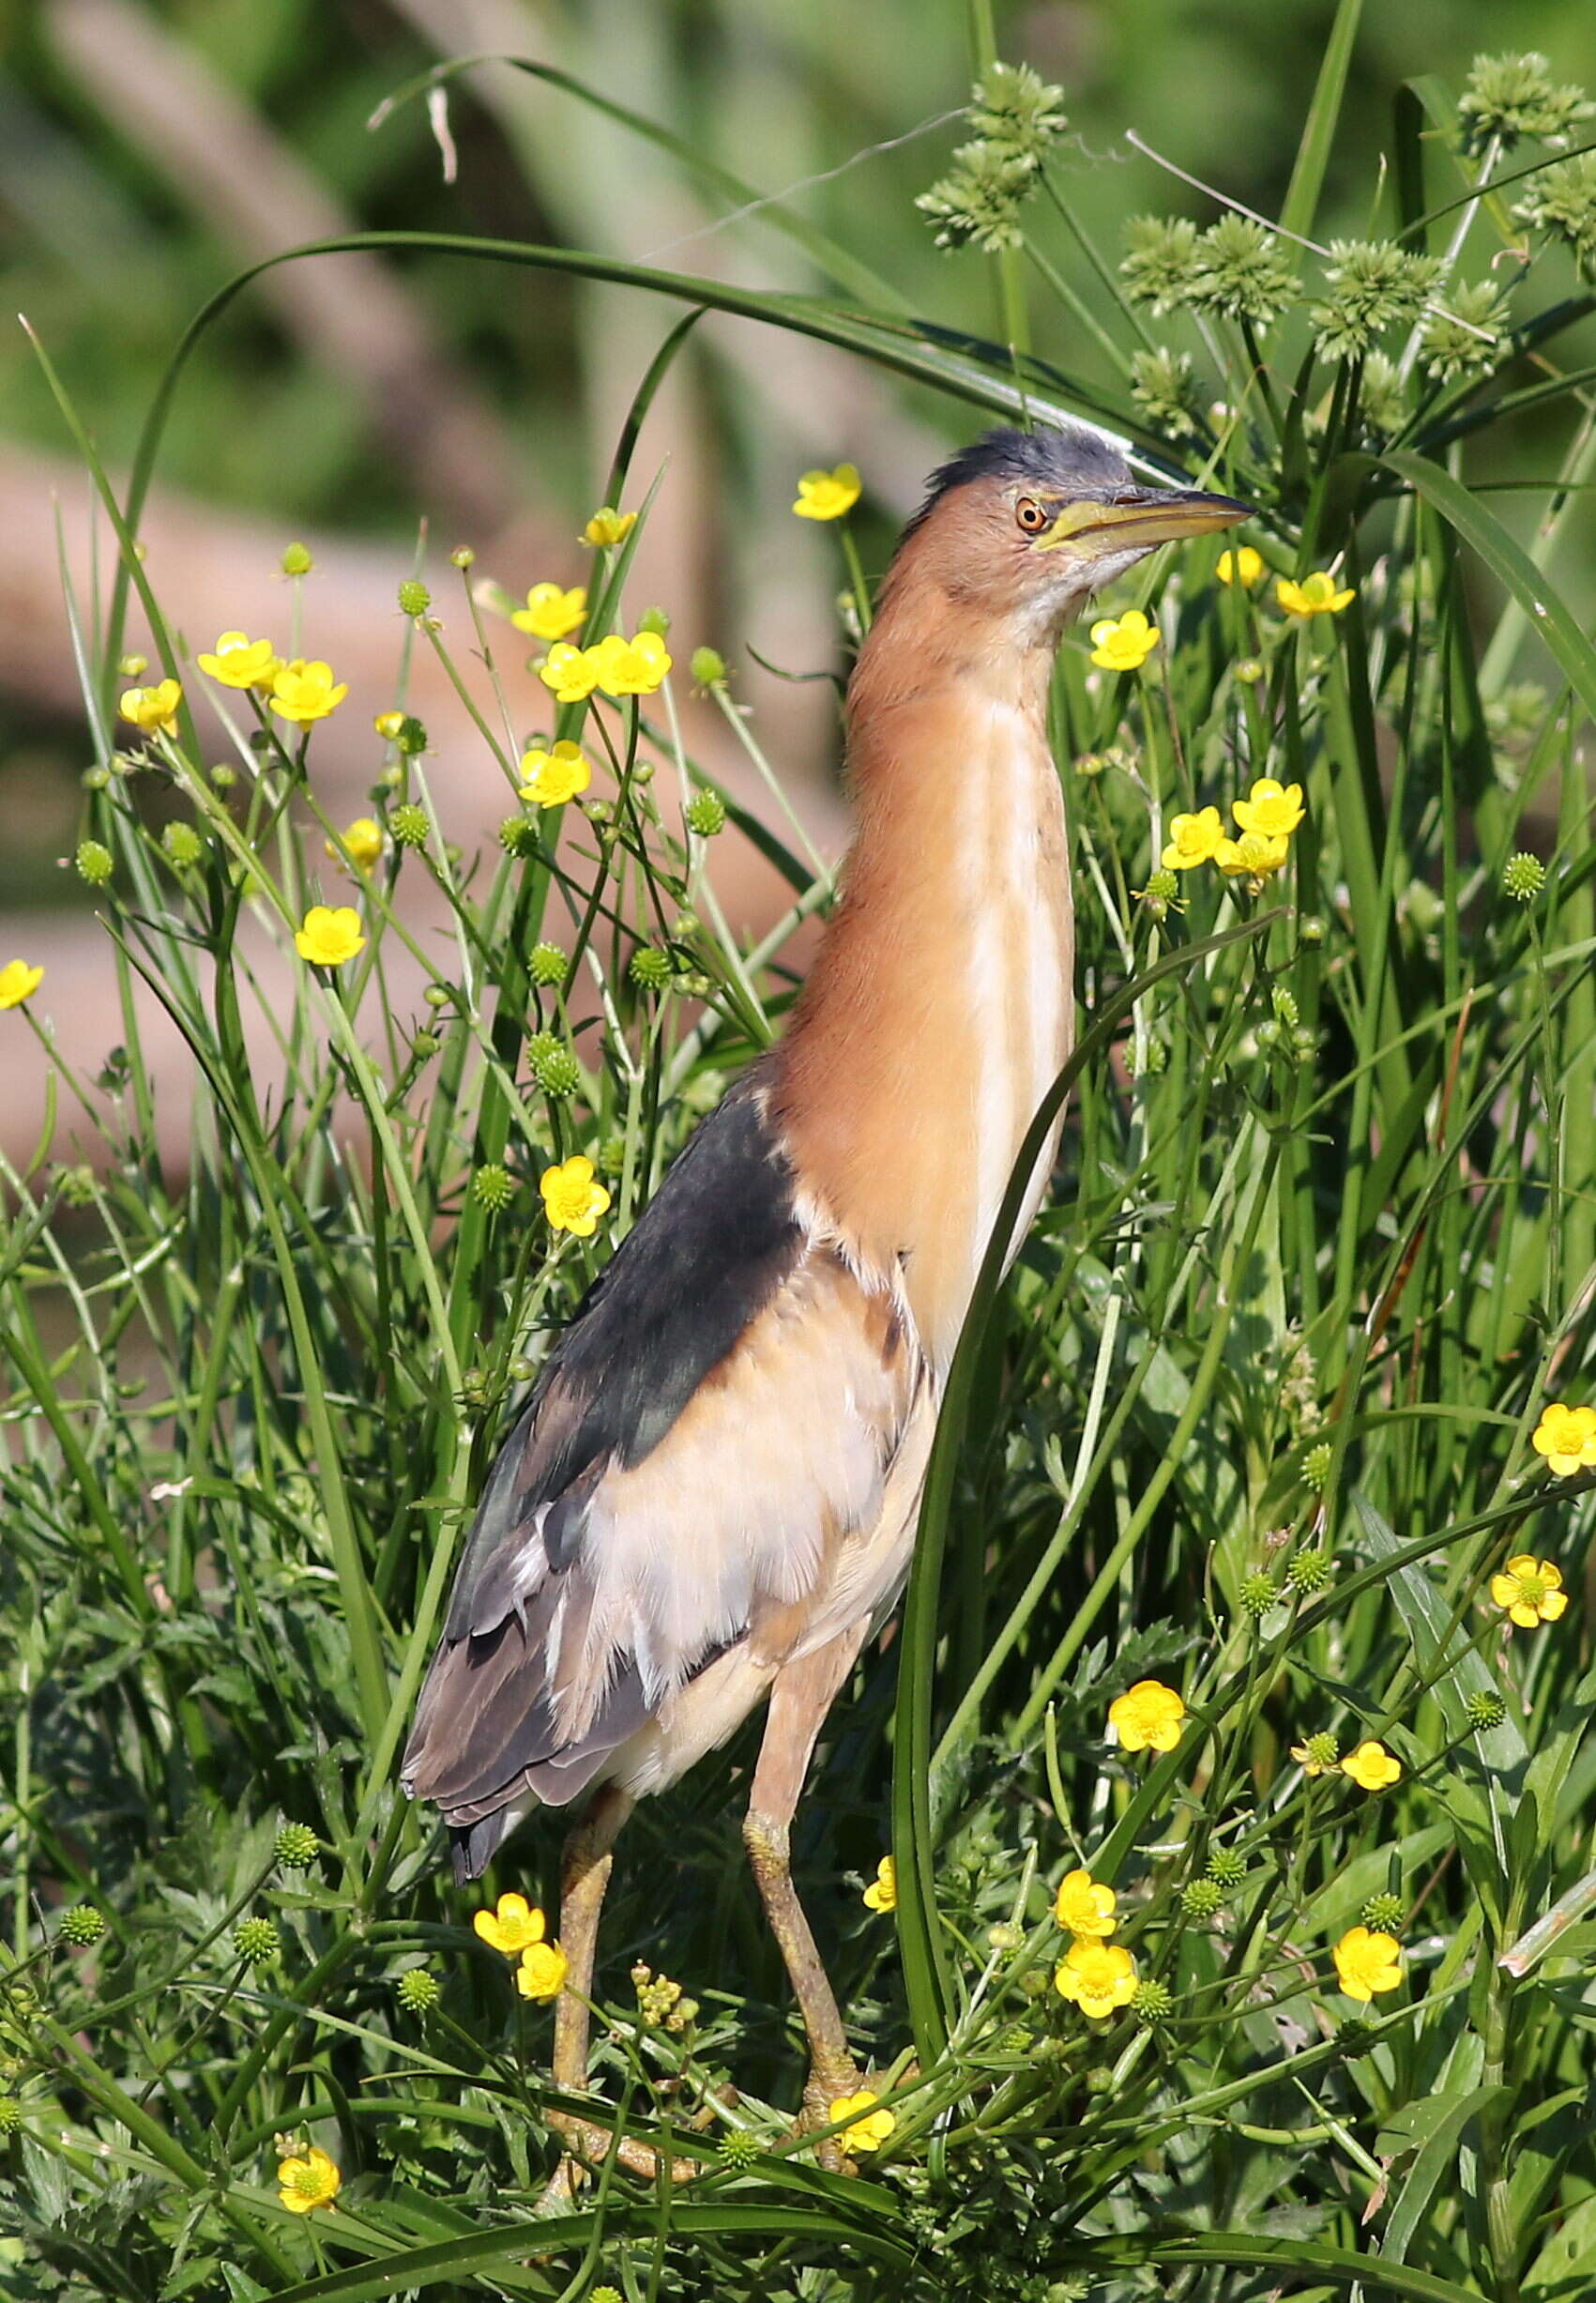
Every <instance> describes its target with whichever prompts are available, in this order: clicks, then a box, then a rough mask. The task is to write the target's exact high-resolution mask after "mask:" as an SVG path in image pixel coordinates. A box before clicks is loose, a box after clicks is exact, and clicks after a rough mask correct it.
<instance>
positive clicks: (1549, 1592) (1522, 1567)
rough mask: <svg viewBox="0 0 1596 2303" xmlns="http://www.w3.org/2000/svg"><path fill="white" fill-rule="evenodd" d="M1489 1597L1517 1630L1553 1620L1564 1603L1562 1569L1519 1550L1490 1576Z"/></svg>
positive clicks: (1564, 1593) (1565, 1595) (1555, 1619)
mask: <svg viewBox="0 0 1596 2303" xmlns="http://www.w3.org/2000/svg"><path fill="white" fill-rule="evenodd" d="M1491 1597H1492V1598H1493V1599H1494V1600H1495V1601H1496V1603H1497V1607H1498V1608H1505V1609H1507V1616H1508V1621H1509V1623H1510V1624H1517V1625H1518V1627H1519V1629H1520V1630H1521V1631H1533V1630H1534V1628H1535V1626H1536V1624H1555V1623H1556V1622H1557V1620H1558V1616H1559V1615H1561V1614H1562V1612H1563V1610H1564V1609H1566V1608H1567V1606H1568V1594H1567V1593H1566V1592H1565V1591H1564V1589H1563V1576H1562V1569H1561V1568H1560V1567H1558V1565H1557V1564H1556V1563H1554V1562H1553V1561H1551V1560H1538V1559H1537V1558H1536V1557H1535V1554H1534V1553H1533V1552H1532V1551H1521V1552H1520V1553H1519V1554H1518V1556H1517V1558H1516V1559H1511V1560H1509V1562H1508V1563H1507V1565H1506V1567H1505V1568H1504V1569H1503V1570H1502V1572H1501V1574H1500V1575H1499V1576H1493V1577H1492V1578H1491Z"/></svg>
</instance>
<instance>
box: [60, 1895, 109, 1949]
mask: <svg viewBox="0 0 1596 2303" xmlns="http://www.w3.org/2000/svg"><path fill="white" fill-rule="evenodd" d="M104 1932H105V1914H104V1913H103V1912H98V1911H96V1910H95V1907H94V1905H93V1904H92V1903H79V1904H76V1905H74V1907H73V1908H72V1910H70V1911H65V1912H63V1913H62V1914H61V1940H62V1942H63V1943H68V1944H71V1945H73V1946H74V1947H75V1948H76V1949H77V1950H79V1951H86V1950H87V1948H88V1946H89V1945H90V1944H97V1943H99V1939H100V1937H101V1936H102V1935H103V1934H104Z"/></svg>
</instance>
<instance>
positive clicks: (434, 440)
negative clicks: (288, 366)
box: [44, 0, 530, 541]
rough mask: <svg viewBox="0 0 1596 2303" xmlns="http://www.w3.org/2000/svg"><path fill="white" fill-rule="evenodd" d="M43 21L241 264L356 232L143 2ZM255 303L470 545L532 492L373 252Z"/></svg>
mask: <svg viewBox="0 0 1596 2303" xmlns="http://www.w3.org/2000/svg"><path fill="white" fill-rule="evenodd" d="M44 23H45V29H46V31H47V34H48V36H49V38H50V40H51V43H52V46H53V50H54V53H55V54H56V57H57V59H58V61H59V63H60V64H61V66H62V68H63V69H64V70H65V71H66V72H68V75H69V76H70V77H71V78H72V79H73V80H74V81H75V82H76V83H77V84H78V86H79V87H80V88H81V89H82V90H83V91H84V94H85V95H86V96H88V97H89V98H90V99H92V100H93V101H94V102H95V103H97V104H98V105H99V108H100V110H101V111H102V112H103V113H104V114H105V115H106V117H107V119H108V120H109V121H110V122H111V123H112V124H113V125H114V127H115V129H116V130H117V131H118V132H119V133H120V134H121V135H123V136H124V137H126V138H127V140H128V141H129V143H130V144H131V145H133V146H134V147H135V149H136V150H137V151H138V152H139V154H140V156H141V158H142V159H143V160H144V162H145V164H146V165H147V166H149V167H150V168H152V169H154V170H155V171H156V172H157V173H158V174H159V175H161V176H162V177H164V178H165V180H166V182H167V183H168V185H169V186H170V187H171V189H172V190H173V191H175V193H176V194H178V195H179V196H180V197H181V198H182V200H183V201H184V202H185V204H186V205H187V206H189V207H190V209H191V210H192V211H193V213H194V214H195V215H196V216H198V217H202V218H204V219H205V221H206V222H207V223H208V224H209V225H210V226H211V228H212V229H213V230H214V231H215V232H216V233H217V234H218V236H220V238H222V239H223V240H224V241H225V242H226V243H227V246H228V247H229V249H230V250H231V251H232V252H234V253H236V255H238V256H240V257H242V258H244V259H245V260H246V261H248V260H250V259H252V258H254V257H257V256H264V255H270V254H272V253H273V252H275V251H277V250H278V249H281V248H286V247H292V246H294V245H295V244H296V242H298V241H301V240H307V239H315V238H319V237H321V236H324V235H327V234H336V233H340V232H348V231H354V230H358V228H359V223H360V219H359V218H357V217H355V216H352V215H351V214H350V213H349V211H348V210H347V209H345V208H344V207H343V206H342V205H341V203H340V202H339V201H338V200H337V199H335V198H334V197H333V195H332V194H331V192H330V191H328V190H327V186H326V184H325V183H323V182H322V181H321V180H320V179H319V178H318V177H316V176H315V175H312V173H311V171H310V170H309V169H308V168H307V167H306V166H305V165H304V163H303V162H302V161H301V160H298V159H297V157H296V155H295V154H294V153H293V152H292V151H291V150H290V149H289V148H288V146H287V145H285V144H284V143H283V142H282V141H281V138H280V137H279V136H277V135H276V134H275V133H274V131H273V130H272V129H271V127H270V125H269V123H268V122H266V120H264V119H263V118H262V117H261V115H260V114H259V113H258V112H256V111H254V110H253V109H252V108H251V106H250V105H248V104H247V103H245V102H244V101H243V100H242V99H240V97H239V95H238V93H237V91H236V89H235V88H233V87H231V86H229V85H228V84H227V83H226V82H225V81H224V80H223V79H221V78H220V75H219V74H218V73H216V72H215V71H213V70H212V69H211V67H210V66H209V64H208V63H207V62H206V61H205V58H204V57H203V56H202V55H201V54H200V53H198V52H197V51H196V50H195V49H193V48H192V47H190V45H189V44H188V43H187V42H185V41H183V40H181V39H179V38H176V37H175V36H174V34H172V33H171V32H170V31H168V30H167V29H166V28H165V27H164V26H163V25H162V24H161V23H160V22H159V21H158V20H157V18H156V17H154V16H153V15H152V14H151V13H150V12H149V11H148V10H147V9H146V8H139V7H135V6H133V5H132V4H131V0H52V5H51V7H50V8H49V9H48V10H47V12H46V15H45V18H44ZM261 294H262V295H263V297H265V298H266V300H267V301H268V302H269V303H271V304H272V305H273V306H274V308H275V310H276V312H277V314H278V317H279V319H280V320H281V324H282V326H283V328H285V329H286V330H287V331H288V333H289V334H290V335H291V336H292V337H293V338H294V339H295V340H296V343H299V345H300V346H301V347H302V348H303V350H304V351H305V352H306V353H308V354H309V355H310V356H312V358H316V359H318V360H320V361H321V362H322V363H324V364H325V365H326V366H327V367H328V368H330V369H332V370H334V371H336V372H337V373H338V374H340V375H342V376H343V377H344V378H345V379H346V380H347V381H348V383H349V384H350V385H351V386H352V387H353V388H354V389H356V390H357V392H358V393H359V395H360V397H361V399H362V401H363V402H364V403H365V405H366V407H367V410H368V412H369V415H370V418H371V421H372V425H373V427H374V428H375V430H376V431H377V433H378V434H379V435H380V436H381V437H382V439H383V441H384V443H385V445H386V446H387V447H388V449H389V450H391V451H392V452H393V453H394V454H396V455H401V456H403V458H404V459H405V461H406V463H407V464H408V465H411V466H412V467H413V468H414V470H415V471H416V473H417V475H418V480H419V483H420V493H422V494H423V495H424V496H429V497H430V498H431V499H432V500H433V502H434V504H436V506H437V507H438V509H439V511H441V512H442V513H444V514H445V515H446V516H447V517H448V519H450V520H452V521H454V522H456V523H458V524H459V525H460V526H461V527H462V528H463V530H464V532H465V533H466V534H468V535H469V536H470V537H471V538H472V539H473V541H481V540H483V539H484V538H486V537H489V536H492V535H493V534H494V533H495V532H496V531H497V530H498V529H500V528H501V527H502V526H504V524H505V507H506V503H507V500H509V499H512V498H513V497H514V496H517V495H519V494H520V493H522V492H523V491H524V489H525V487H526V486H528V485H529V484H530V479H529V475H528V474H527V472H526V470H525V465H524V458H523V457H522V455H521V454H520V452H519V450H518V449H517V446H516V442H515V439H514V435H512V433H511V432H510V430H509V427H508V426H507V425H506V424H504V423H503V422H502V421H501V420H500V419H499V417H498V416H497V414H496V413H495V411H494V409H493V408H492V407H491V406H490V405H489V404H487V402H486V401H484V400H483V399H482V397H481V396H480V394H479V393H478V392H477V391H476V390H475V389H473V387H472V385H471V383H470V381H469V379H468V378H467V377H466V376H465V375H464V374H462V372H461V371H460V369H459V368H458V367H457V366H456V364H455V363H454V362H453V361H452V360H451V359H450V358H449V356H448V353H447V352H446V351H445V350H444V349H443V347H442V346H441V345H440V344H439V343H438V342H437V339H436V337H435V335H434V332H433V328H432V327H431V325H430V323H429V321H428V318H427V315H426V313H425V312H424V310H423V309H422V307H421V305H420V304H419V303H418V299H417V298H416V297H413V296H411V295H410V294H409V293H408V292H407V290H406V289H405V288H404V286H403V284H402V283H401V282H400V281H399V280H398V279H397V278H396V277H395V275H394V274H393V273H392V272H391V271H390V270H389V269H388V267H387V266H385V265H384V264H383V263H382V262H381V260H380V259H379V258H377V257H375V256H363V255H354V256H340V257H339V258H338V259H337V260H336V261H333V260H331V259H329V260H328V261H327V262H326V263H315V262H308V263H305V264H296V266H295V267H293V269H292V271H286V270H285V271H282V272H279V273H277V274H275V275H270V276H268V278H267V279H266V281H265V282H263V283H262V288H261Z"/></svg>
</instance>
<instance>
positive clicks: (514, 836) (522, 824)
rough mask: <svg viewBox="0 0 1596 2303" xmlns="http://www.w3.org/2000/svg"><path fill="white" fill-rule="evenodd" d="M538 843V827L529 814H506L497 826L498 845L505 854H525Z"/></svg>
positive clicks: (530, 851)
mask: <svg viewBox="0 0 1596 2303" xmlns="http://www.w3.org/2000/svg"><path fill="white" fill-rule="evenodd" d="M537 845H538V827H537V825H536V824H535V823H534V822H533V820H532V818H531V816H506V817H505V819H504V821H503V823H502V824H500V826H499V846H501V847H502V848H503V849H504V851H505V854H506V855H507V856H527V855H530V854H532V852H533V851H534V849H535V848H536V847H537Z"/></svg>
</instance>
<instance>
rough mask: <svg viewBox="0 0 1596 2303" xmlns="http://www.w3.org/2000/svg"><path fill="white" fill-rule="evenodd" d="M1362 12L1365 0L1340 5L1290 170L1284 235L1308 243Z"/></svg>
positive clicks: (1349, 0)
mask: <svg viewBox="0 0 1596 2303" xmlns="http://www.w3.org/2000/svg"><path fill="white" fill-rule="evenodd" d="M1362 13H1363V0H1341V6H1340V7H1339V8H1337V9H1336V12H1335V22H1334V23H1333V24H1331V26H1330V38H1329V39H1328V40H1327V41H1326V42H1325V52H1324V55H1323V57H1322V58H1321V60H1320V64H1319V77H1318V80H1317V82H1316V83H1315V87H1314V100H1313V102H1312V103H1311V104H1310V105H1309V107H1308V119H1307V125H1306V126H1305V127H1304V129H1303V130H1302V142H1301V144H1300V146H1299V148H1298V153H1297V165H1296V166H1295V168H1293V170H1292V171H1291V182H1290V184H1289V185H1288V186H1287V188H1286V193H1285V204H1284V206H1283V207H1282V209H1281V211H1280V228H1281V230H1282V231H1283V232H1290V233H1295V234H1296V235H1297V236H1298V237H1299V238H1304V239H1305V238H1306V237H1307V236H1308V235H1309V234H1310V233H1311V232H1312V231H1313V229H1314V217H1315V212H1316V211H1317V208H1318V205H1319V193H1320V191H1321V190H1322V188H1323V185H1324V180H1325V170H1326V168H1327V167H1328V166H1329V165H1330V145H1331V144H1332V143H1333V142H1334V140H1335V126H1336V122H1337V120H1339V119H1340V117H1341V99H1342V97H1343V95H1344V94H1345V89H1346V73H1347V68H1348V66H1349V65H1350V64H1351V62H1352V48H1353V43H1354V41H1355V40H1356V39H1357V38H1358V20H1359V18H1360V16H1361V15H1362Z"/></svg>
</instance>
